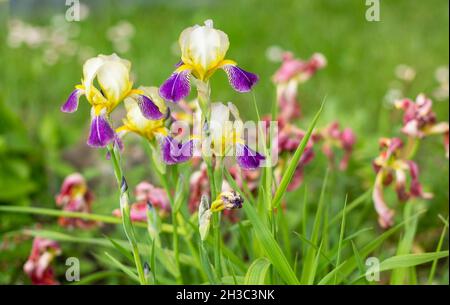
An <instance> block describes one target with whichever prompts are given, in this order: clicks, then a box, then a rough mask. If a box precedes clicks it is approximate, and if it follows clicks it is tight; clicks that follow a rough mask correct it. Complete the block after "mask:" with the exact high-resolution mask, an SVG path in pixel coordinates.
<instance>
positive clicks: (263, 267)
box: [244, 258, 270, 285]
mask: <svg viewBox="0 0 450 305" xmlns="http://www.w3.org/2000/svg"><path fill="white" fill-rule="evenodd" d="M269 267H270V261H269V260H268V259H266V258H258V259H257V260H255V261H254V262H253V263H252V264H251V265H250V267H249V268H248V271H247V273H246V274H245V279H244V285H264V283H265V278H266V275H267V271H269Z"/></svg>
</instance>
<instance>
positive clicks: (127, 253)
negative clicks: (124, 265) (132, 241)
mask: <svg viewBox="0 0 450 305" xmlns="http://www.w3.org/2000/svg"><path fill="white" fill-rule="evenodd" d="M105 238H107V239H108V240H109V241H110V242H111V244H112V245H113V246H114V248H116V249H117V250H118V251H119V252H120V253H122V255H123V256H125V257H126V258H127V259H128V260H129V261H130V262H131V263H134V258H133V254H132V253H131V252H130V251H128V250H127V249H125V248H124V247H122V246H121V245H120V244H119V243H118V242H116V241H115V240H114V239H112V238H109V237H108V236H106V235H105Z"/></svg>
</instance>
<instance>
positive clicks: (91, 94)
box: [61, 54, 164, 147]
mask: <svg viewBox="0 0 450 305" xmlns="http://www.w3.org/2000/svg"><path fill="white" fill-rule="evenodd" d="M130 68H131V63H130V62H129V61H128V60H125V59H122V58H120V57H119V56H117V55H116V54H112V55H99V56H97V57H94V58H90V59H88V60H87V61H86V62H85V63H84V66H83V79H82V80H81V84H80V85H77V86H75V90H74V91H72V93H71V94H70V96H69V98H68V99H67V101H66V102H65V103H64V105H62V107H61V111H63V112H75V111H76V110H77V108H78V101H79V98H80V96H82V95H84V96H86V99H87V101H88V102H89V103H90V104H91V106H92V108H91V127H90V132H89V138H88V141H87V143H88V145H90V146H92V147H105V146H106V145H108V144H109V143H111V142H112V141H113V140H114V138H115V133H114V129H113V127H112V126H111V123H110V118H109V116H110V114H111V112H112V111H113V110H114V109H115V108H116V107H117V105H118V104H119V103H120V102H121V101H123V99H124V98H126V97H132V98H134V99H135V100H136V101H137V104H138V106H139V108H140V110H141V112H142V114H143V116H144V117H146V118H147V119H151V120H158V119H161V118H163V116H164V113H163V112H162V110H160V109H159V107H158V106H157V105H156V104H155V103H154V102H153V101H152V99H151V98H150V97H149V96H147V95H146V94H145V92H144V91H143V90H141V89H133V88H132V87H133V83H132V82H131V80H130Z"/></svg>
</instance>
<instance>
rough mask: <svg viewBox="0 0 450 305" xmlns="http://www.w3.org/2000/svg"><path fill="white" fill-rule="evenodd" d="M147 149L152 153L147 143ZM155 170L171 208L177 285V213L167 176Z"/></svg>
mask: <svg viewBox="0 0 450 305" xmlns="http://www.w3.org/2000/svg"><path fill="white" fill-rule="evenodd" d="M148 145H149V148H150V150H147V152H149V153H150V152H154V151H155V149H154V147H153V145H152V143H151V142H148ZM149 157H150V160H151V161H152V162H153V163H155V161H154V160H155V159H154V158H153V156H151V155H150V156H149ZM154 165H155V166H154V167H155V169H156V171H155V172H156V174H157V175H158V178H159V180H160V182H161V184H162V186H163V188H164V190H165V191H166V193H167V197H168V198H169V202H170V206H171V207H172V209H171V218H172V227H173V231H172V247H173V252H174V258H175V265H176V267H177V270H178V276H177V279H176V280H177V282H178V283H179V284H182V283H183V277H182V276H181V270H180V251H179V237H178V221H177V213H178V211H176V210H175V199H174V197H173V195H172V192H171V191H170V188H169V182H168V181H167V175H166V174H164V173H162V172H161V171H160V170H159V168H158V167H157V166H156V164H154Z"/></svg>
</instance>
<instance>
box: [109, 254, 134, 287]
mask: <svg viewBox="0 0 450 305" xmlns="http://www.w3.org/2000/svg"><path fill="white" fill-rule="evenodd" d="M105 255H106V257H108V258H109V259H110V260H111V262H112V263H113V265H115V266H116V267H117V268H119V269H120V270H122V271H123V272H124V273H125V274H126V275H128V276H129V277H130V278H131V279H132V280H133V281H135V282H137V283H139V282H140V281H139V278H138V276H137V275H136V274H135V273H134V272H133V271H132V269H131V268H130V267H127V266H125V265H124V264H122V263H121V262H120V261H118V260H117V259H116V258H114V257H113V256H112V255H111V254H109V253H108V252H105Z"/></svg>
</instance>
